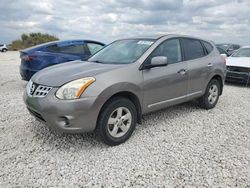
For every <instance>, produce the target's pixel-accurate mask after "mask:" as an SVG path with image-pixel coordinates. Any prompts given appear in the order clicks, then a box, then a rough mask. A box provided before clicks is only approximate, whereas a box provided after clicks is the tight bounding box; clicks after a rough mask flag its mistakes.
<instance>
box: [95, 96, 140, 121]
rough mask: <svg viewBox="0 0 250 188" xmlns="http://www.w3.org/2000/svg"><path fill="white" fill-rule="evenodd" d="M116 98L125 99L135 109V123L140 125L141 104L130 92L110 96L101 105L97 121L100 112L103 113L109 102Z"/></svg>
mask: <svg viewBox="0 0 250 188" xmlns="http://www.w3.org/2000/svg"><path fill="white" fill-rule="evenodd" d="M116 97H122V98H126V99H129V100H130V101H131V102H132V103H133V104H134V105H135V107H136V111H137V123H141V119H142V107H141V103H140V100H139V98H138V97H137V95H136V94H134V93H133V92H131V91H119V92H117V93H115V94H113V95H111V96H110V97H109V98H108V99H107V100H106V101H105V103H104V104H103V105H102V107H101V109H100V111H99V114H98V118H97V121H98V119H99V116H100V114H101V112H102V111H103V109H104V107H105V105H106V104H107V103H108V102H109V101H111V100H112V99H114V98H116Z"/></svg>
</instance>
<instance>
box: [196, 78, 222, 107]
mask: <svg viewBox="0 0 250 188" xmlns="http://www.w3.org/2000/svg"><path fill="white" fill-rule="evenodd" d="M220 92H221V86H220V83H219V82H218V80H217V79H212V80H211V81H210V82H209V83H208V86H207V89H206V92H205V94H204V95H203V96H202V97H201V98H199V99H198V102H199V105H200V106H201V107H202V108H205V109H211V108H214V107H215V105H216V104H217V102H218V100H219V96H220Z"/></svg>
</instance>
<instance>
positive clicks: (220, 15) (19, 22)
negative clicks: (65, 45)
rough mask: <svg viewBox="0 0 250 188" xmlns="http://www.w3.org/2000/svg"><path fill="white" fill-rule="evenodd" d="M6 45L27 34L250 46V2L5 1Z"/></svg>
mask: <svg viewBox="0 0 250 188" xmlns="http://www.w3.org/2000/svg"><path fill="white" fill-rule="evenodd" d="M0 31H1V34H0V43H7V44H8V43H11V41H13V40H15V39H18V38H20V35H21V34H22V33H30V32H42V33H49V34H51V35H54V36H57V37H59V38H60V39H62V40H63V39H92V40H99V41H102V42H105V43H109V42H112V41H113V40H116V39H120V38H126V37H134V36H151V35H158V34H169V33H176V34H186V35H191V36H196V37H201V38H204V39H208V40H213V41H214V42H215V43H222V42H227V43H228V42H229V43H238V44H241V45H250V0H38V1H32V0H11V1H10V0H0Z"/></svg>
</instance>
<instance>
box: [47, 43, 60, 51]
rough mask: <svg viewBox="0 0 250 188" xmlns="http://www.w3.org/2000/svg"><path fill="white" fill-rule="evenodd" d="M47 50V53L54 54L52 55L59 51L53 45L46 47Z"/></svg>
mask: <svg viewBox="0 0 250 188" xmlns="http://www.w3.org/2000/svg"><path fill="white" fill-rule="evenodd" d="M47 50H48V51H49V52H54V53H58V52H60V51H59V48H58V46H57V44H53V45H51V46H48V47H47Z"/></svg>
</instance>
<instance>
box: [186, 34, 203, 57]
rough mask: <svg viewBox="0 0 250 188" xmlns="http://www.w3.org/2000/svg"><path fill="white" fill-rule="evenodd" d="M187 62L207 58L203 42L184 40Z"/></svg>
mask: <svg viewBox="0 0 250 188" xmlns="http://www.w3.org/2000/svg"><path fill="white" fill-rule="evenodd" d="M182 44H183V49H184V54H185V60H192V59H197V58H200V57H203V56H205V54H204V50H203V47H202V45H201V42H200V41H199V40H196V39H186V38H184V39H182Z"/></svg>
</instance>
